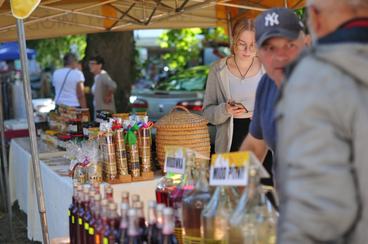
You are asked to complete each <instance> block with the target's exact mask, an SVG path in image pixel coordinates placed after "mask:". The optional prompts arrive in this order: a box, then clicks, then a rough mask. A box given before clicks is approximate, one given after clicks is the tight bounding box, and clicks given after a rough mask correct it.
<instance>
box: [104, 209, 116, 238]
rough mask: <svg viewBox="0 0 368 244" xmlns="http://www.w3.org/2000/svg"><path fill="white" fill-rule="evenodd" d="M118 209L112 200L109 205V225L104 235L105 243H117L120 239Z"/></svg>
mask: <svg viewBox="0 0 368 244" xmlns="http://www.w3.org/2000/svg"><path fill="white" fill-rule="evenodd" d="M116 209H117V205H116V203H114V202H110V203H109V205H108V211H107V226H106V229H105V233H104V237H103V244H115V243H118V241H119V236H118V235H119V232H118V229H116V221H117V216H118V214H117V212H116Z"/></svg>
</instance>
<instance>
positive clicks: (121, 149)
mask: <svg viewBox="0 0 368 244" xmlns="http://www.w3.org/2000/svg"><path fill="white" fill-rule="evenodd" d="M114 143H115V154H116V166H117V170H118V175H119V176H127V175H129V172H128V162H127V155H126V149H125V142H124V130H123V129H117V130H115V131H114Z"/></svg>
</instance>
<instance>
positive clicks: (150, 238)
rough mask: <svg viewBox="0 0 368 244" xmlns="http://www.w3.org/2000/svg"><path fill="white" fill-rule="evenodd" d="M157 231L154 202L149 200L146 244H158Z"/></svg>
mask: <svg viewBox="0 0 368 244" xmlns="http://www.w3.org/2000/svg"><path fill="white" fill-rule="evenodd" d="M158 232H159V229H158V227H157V215H156V202H155V201H149V202H148V228H147V234H146V236H147V243H148V244H159V241H158V238H157V237H158Z"/></svg>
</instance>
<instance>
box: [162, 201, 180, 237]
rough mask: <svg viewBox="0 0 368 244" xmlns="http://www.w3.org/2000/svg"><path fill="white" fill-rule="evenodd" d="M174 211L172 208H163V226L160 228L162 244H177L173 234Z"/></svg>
mask: <svg viewBox="0 0 368 244" xmlns="http://www.w3.org/2000/svg"><path fill="white" fill-rule="evenodd" d="M174 228H175V223H174V211H173V209H172V208H164V211H163V226H162V243H163V244H178V243H179V242H178V240H177V239H176V237H175V234H174Z"/></svg>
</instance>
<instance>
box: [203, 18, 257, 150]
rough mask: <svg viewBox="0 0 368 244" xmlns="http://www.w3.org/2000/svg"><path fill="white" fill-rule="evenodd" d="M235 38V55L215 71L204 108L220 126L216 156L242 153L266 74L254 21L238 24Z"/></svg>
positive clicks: (211, 121) (212, 74)
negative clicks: (255, 103)
mask: <svg viewBox="0 0 368 244" xmlns="http://www.w3.org/2000/svg"><path fill="white" fill-rule="evenodd" d="M232 39H233V42H232V46H231V51H232V55H231V56H229V57H226V58H223V59H221V60H219V61H217V62H216V63H214V64H213V66H212V68H211V71H210V73H209V75H208V79H207V86H206V92H205V98H204V105H203V113H204V116H205V117H206V118H207V119H208V121H209V122H210V123H211V124H214V125H215V126H216V142H215V152H216V153H220V152H229V151H238V150H239V148H240V145H241V143H242V142H243V140H244V138H245V136H246V135H247V134H248V128H249V123H250V120H251V118H252V112H253V107H254V101H255V94H256V89H257V85H258V82H259V80H260V79H261V77H262V75H263V74H264V72H263V69H262V66H261V63H260V62H259V59H258V58H257V52H256V44H255V28H254V23H253V21H252V20H248V19H241V20H239V21H237V22H236V23H235V25H234V27H233V29H232Z"/></svg>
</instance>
